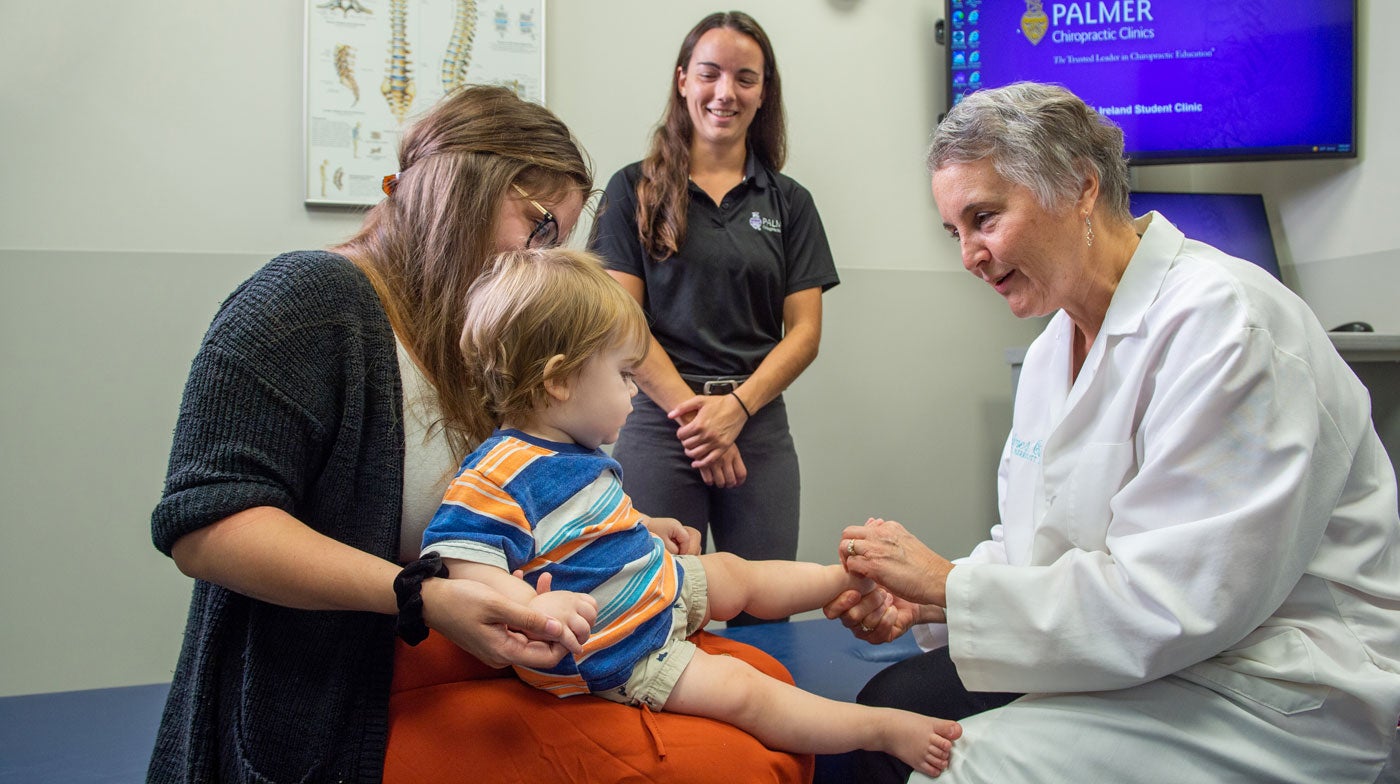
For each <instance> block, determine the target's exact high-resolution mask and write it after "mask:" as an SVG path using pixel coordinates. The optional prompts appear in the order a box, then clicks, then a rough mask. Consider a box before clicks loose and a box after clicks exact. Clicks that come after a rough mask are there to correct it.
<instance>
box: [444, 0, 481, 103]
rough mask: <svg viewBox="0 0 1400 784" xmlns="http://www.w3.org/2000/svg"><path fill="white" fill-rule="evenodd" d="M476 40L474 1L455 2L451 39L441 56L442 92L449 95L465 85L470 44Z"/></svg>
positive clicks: (458, 0) (469, 59) (461, 0)
mask: <svg viewBox="0 0 1400 784" xmlns="http://www.w3.org/2000/svg"><path fill="white" fill-rule="evenodd" d="M475 38H476V0H457V10H456V13H455V15H454V18H453V22H452V38H451V39H449V40H448V42H447V51H446V52H445V53H444V54H443V56H442V91H443V92H444V93H450V92H452V91H453V90H455V89H457V88H458V87H461V86H462V85H464V84H466V83H467V69H468V68H469V67H471V63H472V42H473V41H474V40H475Z"/></svg>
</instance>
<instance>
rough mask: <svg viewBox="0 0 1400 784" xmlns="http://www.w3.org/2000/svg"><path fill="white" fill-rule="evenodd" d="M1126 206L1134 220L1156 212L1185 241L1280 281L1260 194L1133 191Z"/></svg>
mask: <svg viewBox="0 0 1400 784" xmlns="http://www.w3.org/2000/svg"><path fill="white" fill-rule="evenodd" d="M1128 202H1129V206H1130V208H1131V211H1132V213H1133V215H1134V216H1135V217H1136V216H1141V215H1143V214H1145V213H1147V212H1150V211H1152V210H1156V211H1157V212H1160V213H1162V214H1163V215H1165V216H1166V218H1167V220H1169V221H1171V222H1172V223H1173V224H1175V225H1176V227H1177V228H1178V229H1181V232H1182V233H1183V234H1185V235H1186V236H1187V237H1189V238H1191V239H1193V240H1200V241H1201V242H1204V243H1206V244H1207V245H1211V246H1213V247H1216V248H1219V249H1220V250H1222V251H1224V252H1226V253H1228V254H1230V255H1231V256H1238V257H1239V258H1242V259H1244V260H1246V261H1252V262H1254V263H1255V264H1258V265H1259V266H1260V267H1263V268H1264V269H1266V270H1268V271H1269V274H1271V275H1273V276H1274V277H1275V278H1277V279H1279V280H1283V275H1282V274H1281V272H1280V270H1279V263H1278V252H1277V250H1276V249H1275V247H1274V238H1273V234H1272V233H1271V232H1270V231H1269V216H1268V213H1266V212H1265V211H1264V197H1263V196H1261V195H1260V194H1257V193H1162V192H1155V191H1134V192H1133V193H1131V194H1129V196H1128Z"/></svg>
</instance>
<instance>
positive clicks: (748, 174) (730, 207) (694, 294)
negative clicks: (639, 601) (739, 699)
mask: <svg viewBox="0 0 1400 784" xmlns="http://www.w3.org/2000/svg"><path fill="white" fill-rule="evenodd" d="M786 146H787V139H786V132H785V129H784V117H783V103H782V86H781V81H780V80H779V77H778V67H777V63H776V61H775V60H774V56H773V47H772V45H771V44H770V43H769V41H768V36H767V34H766V33H764V31H763V29H762V28H761V27H759V25H758V23H757V22H755V21H754V20H753V19H752V18H751V17H749V16H748V15H747V14H743V13H739V12H731V13H716V14H711V15H710V16H707V17H705V18H704V19H703V20H701V21H700V23H699V24H697V25H696V26H695V27H694V28H693V29H692V30H691V31H690V33H689V34H688V35H687V36H686V38H685V40H684V42H683V43H682V45H681V49H680V54H679V56H678V57H677V60H676V70H675V73H674V75H673V77H672V84H671V97H670V100H669V101H668V105H667V108H666V112H665V114H664V116H663V118H662V120H661V122H660V124H659V125H658V127H657V129H656V131H655V133H654V135H653V138H652V145H651V151H650V152H649V153H648V155H647V157H646V158H645V159H644V160H642V161H640V162H638V163H634V164H631V165H630V166H627V167H625V168H623V169H622V170H621V171H619V172H618V173H617V174H615V175H614V176H613V178H612V180H611V182H609V184H608V187H607V190H606V192H605V196H604V206H603V209H602V210H601V212H600V214H599V216H598V220H597V222H596V223H595V228H594V231H595V233H594V237H593V240H592V242H591V247H592V249H593V250H594V251H596V252H598V253H599V254H600V255H602V256H603V257H604V258H605V259H606V260H607V263H608V266H609V269H610V271H611V272H612V274H613V277H615V278H616V279H617V280H618V281H619V282H620V283H622V285H623V286H624V287H625V288H626V289H627V290H628V291H629V292H631V293H632V295H633V296H635V297H636V298H637V300H638V301H639V302H641V303H642V307H643V308H645V310H646V312H647V315H648V316H649V317H650V319H651V323H652V336H653V349H655V350H653V351H652V352H651V353H650V354H649V355H648V357H647V360H646V362H645V363H644V365H643V366H642V367H641V368H640V369H639V371H638V373H637V382H638V385H639V386H640V387H641V390H642V392H643V393H645V397H646V398H647V399H646V400H642V399H639V400H638V402H637V406H636V410H635V411H634V413H633V414H632V417H631V418H630V419H629V420H628V422H627V426H626V427H625V428H624V429H623V431H622V435H621V438H620V439H619V440H618V443H617V446H616V450H615V453H614V454H615V456H616V457H617V459H618V461H619V462H620V463H621V464H622V466H623V482H624V484H625V486H626V488H627V491H628V493H630V494H631V495H632V498H633V501H634V502H635V503H636V505H637V508H639V509H644V510H646V511H647V513H648V514H652V515H662V516H670V517H676V518H678V519H680V520H681V521H682V522H684V523H686V524H687V525H692V526H695V527H696V528H698V529H700V531H702V532H705V533H706V535H707V537H708V535H709V533H710V532H713V536H714V542H715V547H716V548H717V549H720V550H726V551H729V552H733V553H736V554H738V555H741V556H743V557H745V558H750V559H769V558H782V559H791V558H793V557H795V556H796V554H797V531H798V507H799V493H800V482H799V476H798V466H797V452H796V449H795V448H794V446H793V442H792V436H791V434H790V432H789V430H788V421H787V412H786V409H785V407H784V405H783V399H782V392H783V390H784V389H785V388H787V386H788V385H789V384H791V383H792V382H793V381H794V380H795V379H796V378H797V377H798V375H800V374H801V373H802V371H803V370H805V369H806V367H807V366H808V365H809V364H811V362H812V360H813V359H815V358H816V355H817V347H818V344H819V343H820V341H821V312H822V311H821V296H822V292H824V291H825V290H826V289H829V288H831V287H832V286H835V285H836V284H837V283H838V282H839V281H838V278H837V275H836V266H835V263H834V261H833V260H832V256H831V248H830V246H829V245H828V244H827V241H826V233H825V231H824V230H823V228H822V223H821V217H820V216H819V215H818V214H817V209H816V206H815V205H814V204H813V202H812V197H811V195H810V194H809V193H808V192H807V190H806V189H805V188H803V187H802V186H801V185H799V184H798V183H797V182H796V181H795V180H793V179H792V178H790V177H786V176H784V175H782V174H779V170H781V169H782V166H783V162H784V159H785V157H786ZM747 620H749V619H745V618H740V619H737V622H738V623H739V624H742V623H744V622H746V621H747ZM731 623H735V622H734V621H731Z"/></svg>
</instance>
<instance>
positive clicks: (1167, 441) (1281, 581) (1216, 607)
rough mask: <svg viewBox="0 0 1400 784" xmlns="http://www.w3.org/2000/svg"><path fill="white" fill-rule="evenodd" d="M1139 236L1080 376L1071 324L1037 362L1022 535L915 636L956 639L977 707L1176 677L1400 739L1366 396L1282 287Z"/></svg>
mask: <svg viewBox="0 0 1400 784" xmlns="http://www.w3.org/2000/svg"><path fill="white" fill-rule="evenodd" d="M1136 223H1137V229H1138V231H1139V232H1143V233H1144V236H1143V238H1142V241H1141V243H1140V244H1139V247H1138V249H1137V252H1136V253H1135V254H1134V256H1133V258H1132V260H1131V262H1130V264H1129V266H1128V268H1127V270H1126V272H1125V273H1124V275H1123V279H1122V281H1121V282H1120V284H1119V286H1118V289H1117V291H1116V292H1115V293H1114V296H1113V301H1112V303H1111V305H1110V307H1109V309H1108V313H1107V315H1106V317H1105V320H1104V323H1103V327H1102V329H1101V330H1100V332H1099V336H1098V338H1097V340H1096V341H1095V343H1094V345H1093V347H1092V349H1091V350H1090V352H1089V355H1088V357H1087V358H1086V360H1085V363H1084V366H1083V369H1082V371H1081V372H1080V374H1079V378H1078V379H1077V380H1076V381H1074V382H1071V379H1070V367H1071V364H1070V362H1071V358H1070V357H1071V354H1070V347H1071V334H1072V331H1073V325H1072V324H1071V323H1070V321H1069V318H1068V317H1067V316H1066V315H1065V314H1064V313H1063V312H1060V313H1057V314H1056V315H1055V316H1054V317H1053V318H1052V319H1051V321H1050V323H1049V324H1048V326H1047V327H1046V329H1045V331H1044V332H1043V333H1042V334H1041V335H1040V337H1039V338H1037V339H1036V341H1035V342H1034V343H1033V344H1032V345H1031V347H1030V348H1029V350H1028V351H1027V353H1026V358H1025V366H1024V369H1023V371H1022V375H1021V382H1020V386H1019V389H1018V392H1017V395H1016V404H1015V411H1014V415H1013V421H1012V430H1011V434H1010V436H1009V438H1008V439H1007V443H1006V446H1005V449H1004V451H1003V454H1002V459H1001V466H1000V470H999V471H998V490H999V496H1000V513H1001V523H1000V524H999V525H997V526H995V527H994V528H993V529H992V531H991V538H990V539H989V540H988V541H985V542H983V543H982V544H980V545H978V546H977V547H976V548H975V549H974V550H973V552H972V553H971V554H970V555H969V556H968V557H967V558H965V559H963V560H962V561H960V563H959V565H958V567H957V568H955V569H953V571H952V573H951V574H950V576H949V579H948V602H947V603H948V624H947V626H946V627H943V626H942V625H933V626H932V628H929V627H920V628H918V629H916V638H917V639H919V641H920V643H921V644H923V645H925V646H932V645H936V644H938V642H939V641H938V637H939V636H940V633H941V632H946V634H947V639H948V641H949V645H950V653H951V656H952V658H953V660H954V662H956V664H957V666H958V673H959V675H960V676H961V677H962V680H963V682H964V683H965V684H966V685H967V687H968V688H969V689H972V690H993V691H1017V692H1072V691H1093V690H1106V689H1118V688H1123V687H1128V686H1132V685H1137V684H1141V683H1145V682H1147V681H1151V680H1154V679H1157V678H1161V677H1163V676H1165V675H1169V674H1173V673H1175V674H1177V675H1179V676H1180V677H1182V678H1185V679H1187V680H1190V681H1193V682H1195V683H1197V684H1199V685H1201V686H1204V687H1205V688H1207V689H1210V690H1213V691H1215V692H1217V693H1221V694H1225V695H1227V696H1231V698H1232V699H1238V698H1240V697H1243V698H1245V699H1248V700H1250V701H1253V702H1257V703H1260V704H1264V705H1269V706H1271V707H1274V708H1276V709H1278V710H1279V711H1281V712H1283V713H1290V714H1291V713H1294V712H1296V711H1299V710H1305V709H1307V708H1309V707H1315V706H1316V705H1319V704H1321V702H1322V701H1323V700H1324V699H1325V698H1326V696H1327V694H1328V691H1329V689H1336V690H1340V691H1342V692H1345V693H1347V694H1350V695H1353V696H1354V697H1356V698H1357V699H1358V700H1360V701H1362V702H1363V703H1365V704H1366V706H1367V708H1368V711H1367V712H1368V714H1369V715H1368V716H1367V720H1368V721H1374V722H1375V725H1374V726H1377V727H1381V728H1384V727H1386V726H1389V727H1390V728H1391V730H1393V728H1394V726H1395V725H1394V722H1395V719H1396V716H1397V715H1400V517H1398V516H1397V502H1396V484H1395V474H1394V470H1393V468H1392V466H1391V463H1390V460H1389V459H1388V458H1387V456H1386V454H1385V451H1384V448H1383V447H1382V445H1381V442H1380V439H1379V438H1378V437H1377V435H1376V431H1375V428H1374V426H1373V425H1372V423H1371V418H1370V417H1371V412H1370V398H1369V396H1368V394H1367V392H1366V389H1365V388H1364V387H1363V386H1362V385H1361V383H1360V382H1359V381H1358V380H1357V378H1356V376H1355V375H1354V374H1353V373H1352V371H1351V369H1350V368H1349V367H1348V366H1347V364H1346V363H1345V362H1344V361H1343V360H1342V358H1341V357H1340V356H1339V355H1338V354H1337V351H1336V349H1335V348H1334V347H1333V345H1332V343H1331V342H1330V341H1329V339H1328V335H1327V334H1326V332H1325V331H1324V329H1323V327H1322V325H1321V324H1319V323H1318V321H1317V319H1316V317H1314V315H1313V314H1312V312H1311V311H1310V310H1309V309H1308V308H1307V306H1306V305H1305V304H1304V303H1303V302H1302V301H1301V300H1299V299H1298V298H1297V297H1296V296H1294V295H1293V294H1292V293H1291V292H1289V291H1288V290H1287V289H1286V288H1285V287H1284V286H1282V285H1281V284H1279V283H1278V282H1277V281H1276V280H1274V279H1273V278H1272V277H1270V276H1269V275H1268V274H1267V273H1265V272H1263V271H1262V270H1260V269H1259V268H1258V267H1256V266H1254V265H1253V264H1250V263H1248V262H1245V261H1241V260H1239V259H1235V258H1232V257H1229V256H1226V255H1225V254H1223V253H1221V252H1220V251H1218V250H1216V249H1214V248H1211V247H1209V246H1207V245H1204V244H1202V243H1199V242H1195V241H1191V240H1186V239H1185V238H1184V237H1183V236H1182V234H1181V232H1180V231H1178V230H1177V229H1176V227H1175V226H1172V225H1171V224H1170V223H1169V222H1168V221H1167V220H1166V219H1165V218H1163V217H1161V216H1160V215H1159V214H1157V213H1151V214H1149V215H1148V216H1146V217H1144V218H1140V219H1138V221H1137V222H1136ZM1005 564H1009V565H1012V566H1014V567H1016V568H1006V566H1004V565H1005Z"/></svg>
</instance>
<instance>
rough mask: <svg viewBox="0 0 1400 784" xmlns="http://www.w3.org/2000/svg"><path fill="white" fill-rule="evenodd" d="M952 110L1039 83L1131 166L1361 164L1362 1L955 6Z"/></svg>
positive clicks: (964, 2) (1090, 0)
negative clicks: (1107, 137)
mask: <svg viewBox="0 0 1400 784" xmlns="http://www.w3.org/2000/svg"><path fill="white" fill-rule="evenodd" d="M945 3H946V9H945V14H946V16H945V19H944V24H943V29H942V40H943V42H944V43H945V44H946V46H945V52H946V54H947V75H948V83H947V87H948V93H947V94H948V99H949V102H948V105H949V106H950V107H951V106H952V105H954V104H956V103H957V102H959V101H960V100H962V98H964V97H966V96H967V95H968V94H970V93H972V92H974V91H976V90H978V89H983V88H987V87H1000V86H1002V85H1006V84H1010V83H1012V82H1017V81H1023V80H1029V81H1037V82H1050V83H1054V84H1060V85H1063V86H1065V87H1067V88H1068V89H1069V90H1071V91H1072V92H1074V93H1075V94H1076V95H1078V96H1079V97H1080V98H1083V99H1084V101H1085V102H1086V103H1088V104H1089V105H1090V106H1093V107H1095V108H1096V109H1098V110H1099V112H1100V113H1102V114H1104V115H1105V116H1107V117H1110V118H1112V119H1113V121H1114V122H1116V123H1118V125H1119V126H1120V127H1122V129H1123V135H1124V138H1125V141H1126V144H1127V155H1128V159H1129V162H1130V163H1133V164H1151V163H1201V162H1206V161H1243V160H1285V159H1314V158H1353V157H1355V156H1356V142H1357V139H1356V133H1357V123H1356V35H1357V31H1356V21H1357V0H1076V1H1074V2H1054V1H1053V0H945Z"/></svg>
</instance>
